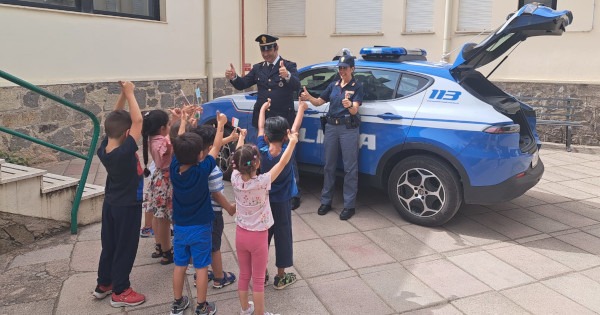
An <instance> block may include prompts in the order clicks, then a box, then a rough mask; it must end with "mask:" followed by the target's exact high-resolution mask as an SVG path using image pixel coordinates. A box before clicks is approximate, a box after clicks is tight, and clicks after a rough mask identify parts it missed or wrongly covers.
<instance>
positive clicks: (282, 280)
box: [257, 99, 308, 290]
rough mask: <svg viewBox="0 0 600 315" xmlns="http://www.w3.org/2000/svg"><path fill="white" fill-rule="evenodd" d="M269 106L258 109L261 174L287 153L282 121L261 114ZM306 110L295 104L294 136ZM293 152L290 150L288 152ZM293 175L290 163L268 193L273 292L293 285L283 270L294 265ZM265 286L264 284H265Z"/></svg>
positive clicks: (290, 275) (292, 277)
mask: <svg viewBox="0 0 600 315" xmlns="http://www.w3.org/2000/svg"><path fill="white" fill-rule="evenodd" d="M270 106H271V100H270V99H268V100H267V102H266V103H264V104H263V106H262V107H261V109H260V114H259V118H258V144H257V145H258V150H259V152H260V164H261V168H260V169H261V172H268V171H269V170H270V169H271V168H272V167H273V165H275V164H276V163H278V162H279V160H280V159H281V157H282V155H283V153H284V152H285V151H287V150H288V148H287V147H288V145H287V143H285V142H286V131H287V130H288V128H289V126H288V123H287V121H286V120H285V118H283V117H279V116H275V117H269V118H268V119H267V120H266V121H265V112H266V111H267V110H268V109H269V107H270ZM307 108H308V105H307V104H306V102H303V101H301V100H299V102H298V113H297V114H296V119H294V125H293V126H292V131H291V132H292V133H296V132H298V129H299V128H300V126H301V125H302V118H303V116H304V111H305V110H306V109H307ZM292 150H293V148H292ZM294 184H295V183H294V173H293V170H292V163H290V164H287V165H286V166H285V167H284V168H283V170H282V171H281V174H280V175H279V176H278V177H277V178H275V180H274V181H273V184H272V185H271V190H270V191H269V201H270V203H271V212H272V213H273V220H274V221H275V223H274V224H273V226H272V227H271V228H270V229H269V240H268V244H271V239H272V238H273V236H275V266H277V275H276V276H275V279H274V281H273V287H274V288H275V289H278V290H280V289H283V288H285V287H287V286H289V285H291V284H293V283H294V282H296V275H295V274H294V273H292V272H288V273H286V272H285V268H289V267H291V266H293V265H294V262H293V257H294V255H293V247H292V246H293V245H292V242H293V240H292V205H291V203H290V200H291V199H292V196H293V192H292V191H293V187H294ZM267 277H268V272H266V274H265V282H266V281H268V278H267ZM265 284H266V283H265Z"/></svg>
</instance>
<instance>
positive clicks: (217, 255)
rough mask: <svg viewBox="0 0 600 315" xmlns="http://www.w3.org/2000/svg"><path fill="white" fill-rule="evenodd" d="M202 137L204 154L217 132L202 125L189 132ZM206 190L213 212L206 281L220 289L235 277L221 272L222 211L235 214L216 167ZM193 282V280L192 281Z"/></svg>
mask: <svg viewBox="0 0 600 315" xmlns="http://www.w3.org/2000/svg"><path fill="white" fill-rule="evenodd" d="M191 131H192V132H194V133H196V134H198V135H199V136H200V137H202V142H203V144H204V152H206V153H208V151H209V150H210V149H211V148H212V146H213V144H214V141H215V136H216V132H217V130H216V129H215V127H213V126H210V125H202V126H198V127H196V128H193V129H192V130H191ZM237 139H238V134H237V133H235V132H232V133H231V135H229V137H227V138H223V142H222V145H227V144H228V143H229V142H233V141H237ZM208 190H209V191H210V199H211V202H212V208H213V210H214V212H215V220H214V221H213V231H212V264H211V267H212V272H211V271H210V270H209V271H208V281H210V280H214V281H213V288H215V289H221V288H222V287H224V286H228V285H230V284H232V283H234V282H235V280H236V277H235V274H234V273H233V272H226V271H224V270H223V260H222V255H221V240H222V236H223V228H224V222H223V209H225V211H227V213H229V215H231V216H233V215H234V214H235V203H230V202H229V201H228V200H227V197H225V195H224V194H223V191H225V186H224V185H223V172H222V171H221V168H220V167H219V166H218V165H217V166H215V168H214V169H213V170H212V172H211V173H210V175H209V177H208ZM194 280H195V279H194Z"/></svg>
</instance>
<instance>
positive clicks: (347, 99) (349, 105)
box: [342, 92, 352, 108]
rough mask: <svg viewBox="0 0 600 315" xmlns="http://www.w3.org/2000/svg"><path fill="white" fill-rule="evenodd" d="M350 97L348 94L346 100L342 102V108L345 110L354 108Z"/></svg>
mask: <svg viewBox="0 0 600 315" xmlns="http://www.w3.org/2000/svg"><path fill="white" fill-rule="evenodd" d="M349 97H350V93H348V92H346V95H345V97H344V99H343V100H342V106H344V107H345V108H348V107H351V106H352V102H351V101H350V99H349Z"/></svg>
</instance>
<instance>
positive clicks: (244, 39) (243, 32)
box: [240, 0, 246, 76]
mask: <svg viewBox="0 0 600 315" xmlns="http://www.w3.org/2000/svg"><path fill="white" fill-rule="evenodd" d="M240 7H241V8H242V10H241V15H242V16H241V21H242V25H241V26H242V29H241V39H242V43H241V45H242V47H241V48H242V69H240V70H242V76H245V75H246V69H245V66H246V25H245V21H244V17H245V16H246V14H245V11H244V0H240Z"/></svg>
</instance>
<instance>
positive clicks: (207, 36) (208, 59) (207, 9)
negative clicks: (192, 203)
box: [204, 0, 213, 101]
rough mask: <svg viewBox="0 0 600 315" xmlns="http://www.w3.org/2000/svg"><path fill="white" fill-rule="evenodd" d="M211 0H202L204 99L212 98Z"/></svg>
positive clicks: (209, 99)
mask: <svg viewBox="0 0 600 315" xmlns="http://www.w3.org/2000/svg"><path fill="white" fill-rule="evenodd" d="M210 2H211V0H204V58H205V62H204V67H205V69H206V81H207V82H206V83H207V87H206V101H211V100H212V99H213V59H212V21H211V18H210V17H211V5H210Z"/></svg>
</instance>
